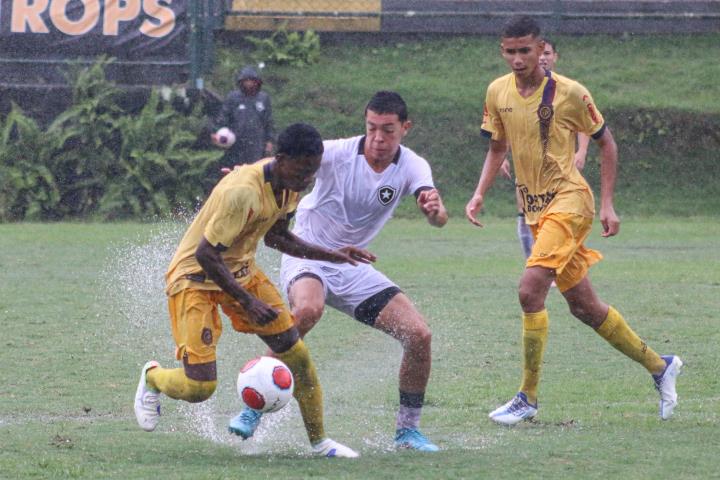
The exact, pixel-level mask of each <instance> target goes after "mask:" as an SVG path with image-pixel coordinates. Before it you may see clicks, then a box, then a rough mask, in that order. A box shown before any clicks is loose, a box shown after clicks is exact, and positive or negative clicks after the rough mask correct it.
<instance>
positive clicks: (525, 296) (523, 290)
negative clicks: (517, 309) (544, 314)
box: [518, 284, 544, 312]
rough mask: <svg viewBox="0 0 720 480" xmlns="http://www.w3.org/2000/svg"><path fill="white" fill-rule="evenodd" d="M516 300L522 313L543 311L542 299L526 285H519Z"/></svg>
mask: <svg viewBox="0 0 720 480" xmlns="http://www.w3.org/2000/svg"><path fill="white" fill-rule="evenodd" d="M518 300H519V301H520V306H521V307H522V309H523V312H539V311H540V310H542V309H543V306H544V302H543V299H542V298H540V296H539V295H538V294H537V293H536V291H535V290H534V289H533V288H530V287H529V286H528V285H522V284H521V285H520V288H519V289H518Z"/></svg>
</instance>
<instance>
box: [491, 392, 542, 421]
mask: <svg viewBox="0 0 720 480" xmlns="http://www.w3.org/2000/svg"><path fill="white" fill-rule="evenodd" d="M535 415H537V404H535V405H531V404H530V402H528V399H527V396H526V395H525V394H524V393H522V392H518V393H517V395H515V396H514V397H513V398H512V399H511V400H510V401H509V402H507V403H506V404H505V405H503V406H501V407H498V408H496V409H495V410H493V411H492V412H490V414H489V415H488V417H490V420H492V421H493V422H496V423H501V424H503V425H515V424H516V423H520V422H522V421H523V420H530V419H531V418H533V417H534V416H535Z"/></svg>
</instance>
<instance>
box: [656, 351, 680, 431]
mask: <svg viewBox="0 0 720 480" xmlns="http://www.w3.org/2000/svg"><path fill="white" fill-rule="evenodd" d="M662 359H663V360H665V370H664V371H663V372H662V373H661V374H660V375H653V376H652V377H653V380H654V381H655V390H657V391H658V392H659V393H660V418H662V419H663V420H667V419H668V418H670V417H671V416H672V414H673V409H674V408H675V407H676V406H677V403H678V402H677V392H676V391H675V381H676V380H677V377H678V375H680V373H682V371H681V369H682V366H683V362H682V360H680V357H678V356H677V355H663V357H662Z"/></svg>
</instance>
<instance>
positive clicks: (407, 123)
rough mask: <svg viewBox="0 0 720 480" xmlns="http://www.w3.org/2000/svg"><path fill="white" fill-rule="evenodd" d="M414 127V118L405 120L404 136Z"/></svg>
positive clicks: (403, 125) (403, 126)
mask: <svg viewBox="0 0 720 480" xmlns="http://www.w3.org/2000/svg"><path fill="white" fill-rule="evenodd" d="M412 127H413V123H412V120H405V121H404V122H403V124H402V129H403V137H404V136H405V135H407V134H408V132H409V131H410V129H411V128H412Z"/></svg>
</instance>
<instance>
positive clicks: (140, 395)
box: [134, 360, 160, 432]
mask: <svg viewBox="0 0 720 480" xmlns="http://www.w3.org/2000/svg"><path fill="white" fill-rule="evenodd" d="M159 366H160V364H159V363H158V362H156V361H154V360H153V361H150V362H147V363H146V364H145V365H143V367H142V370H141V371H140V381H139V382H138V386H137V390H135V404H134V407H135V418H136V419H137V422H138V425H140V428H142V429H143V430H145V431H146V432H152V431H153V430H155V427H157V424H158V422H159V421H160V392H156V391H155V390H153V389H152V388H150V387H148V385H147V378H146V376H147V371H148V370H150V369H151V368H155V367H159Z"/></svg>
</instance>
